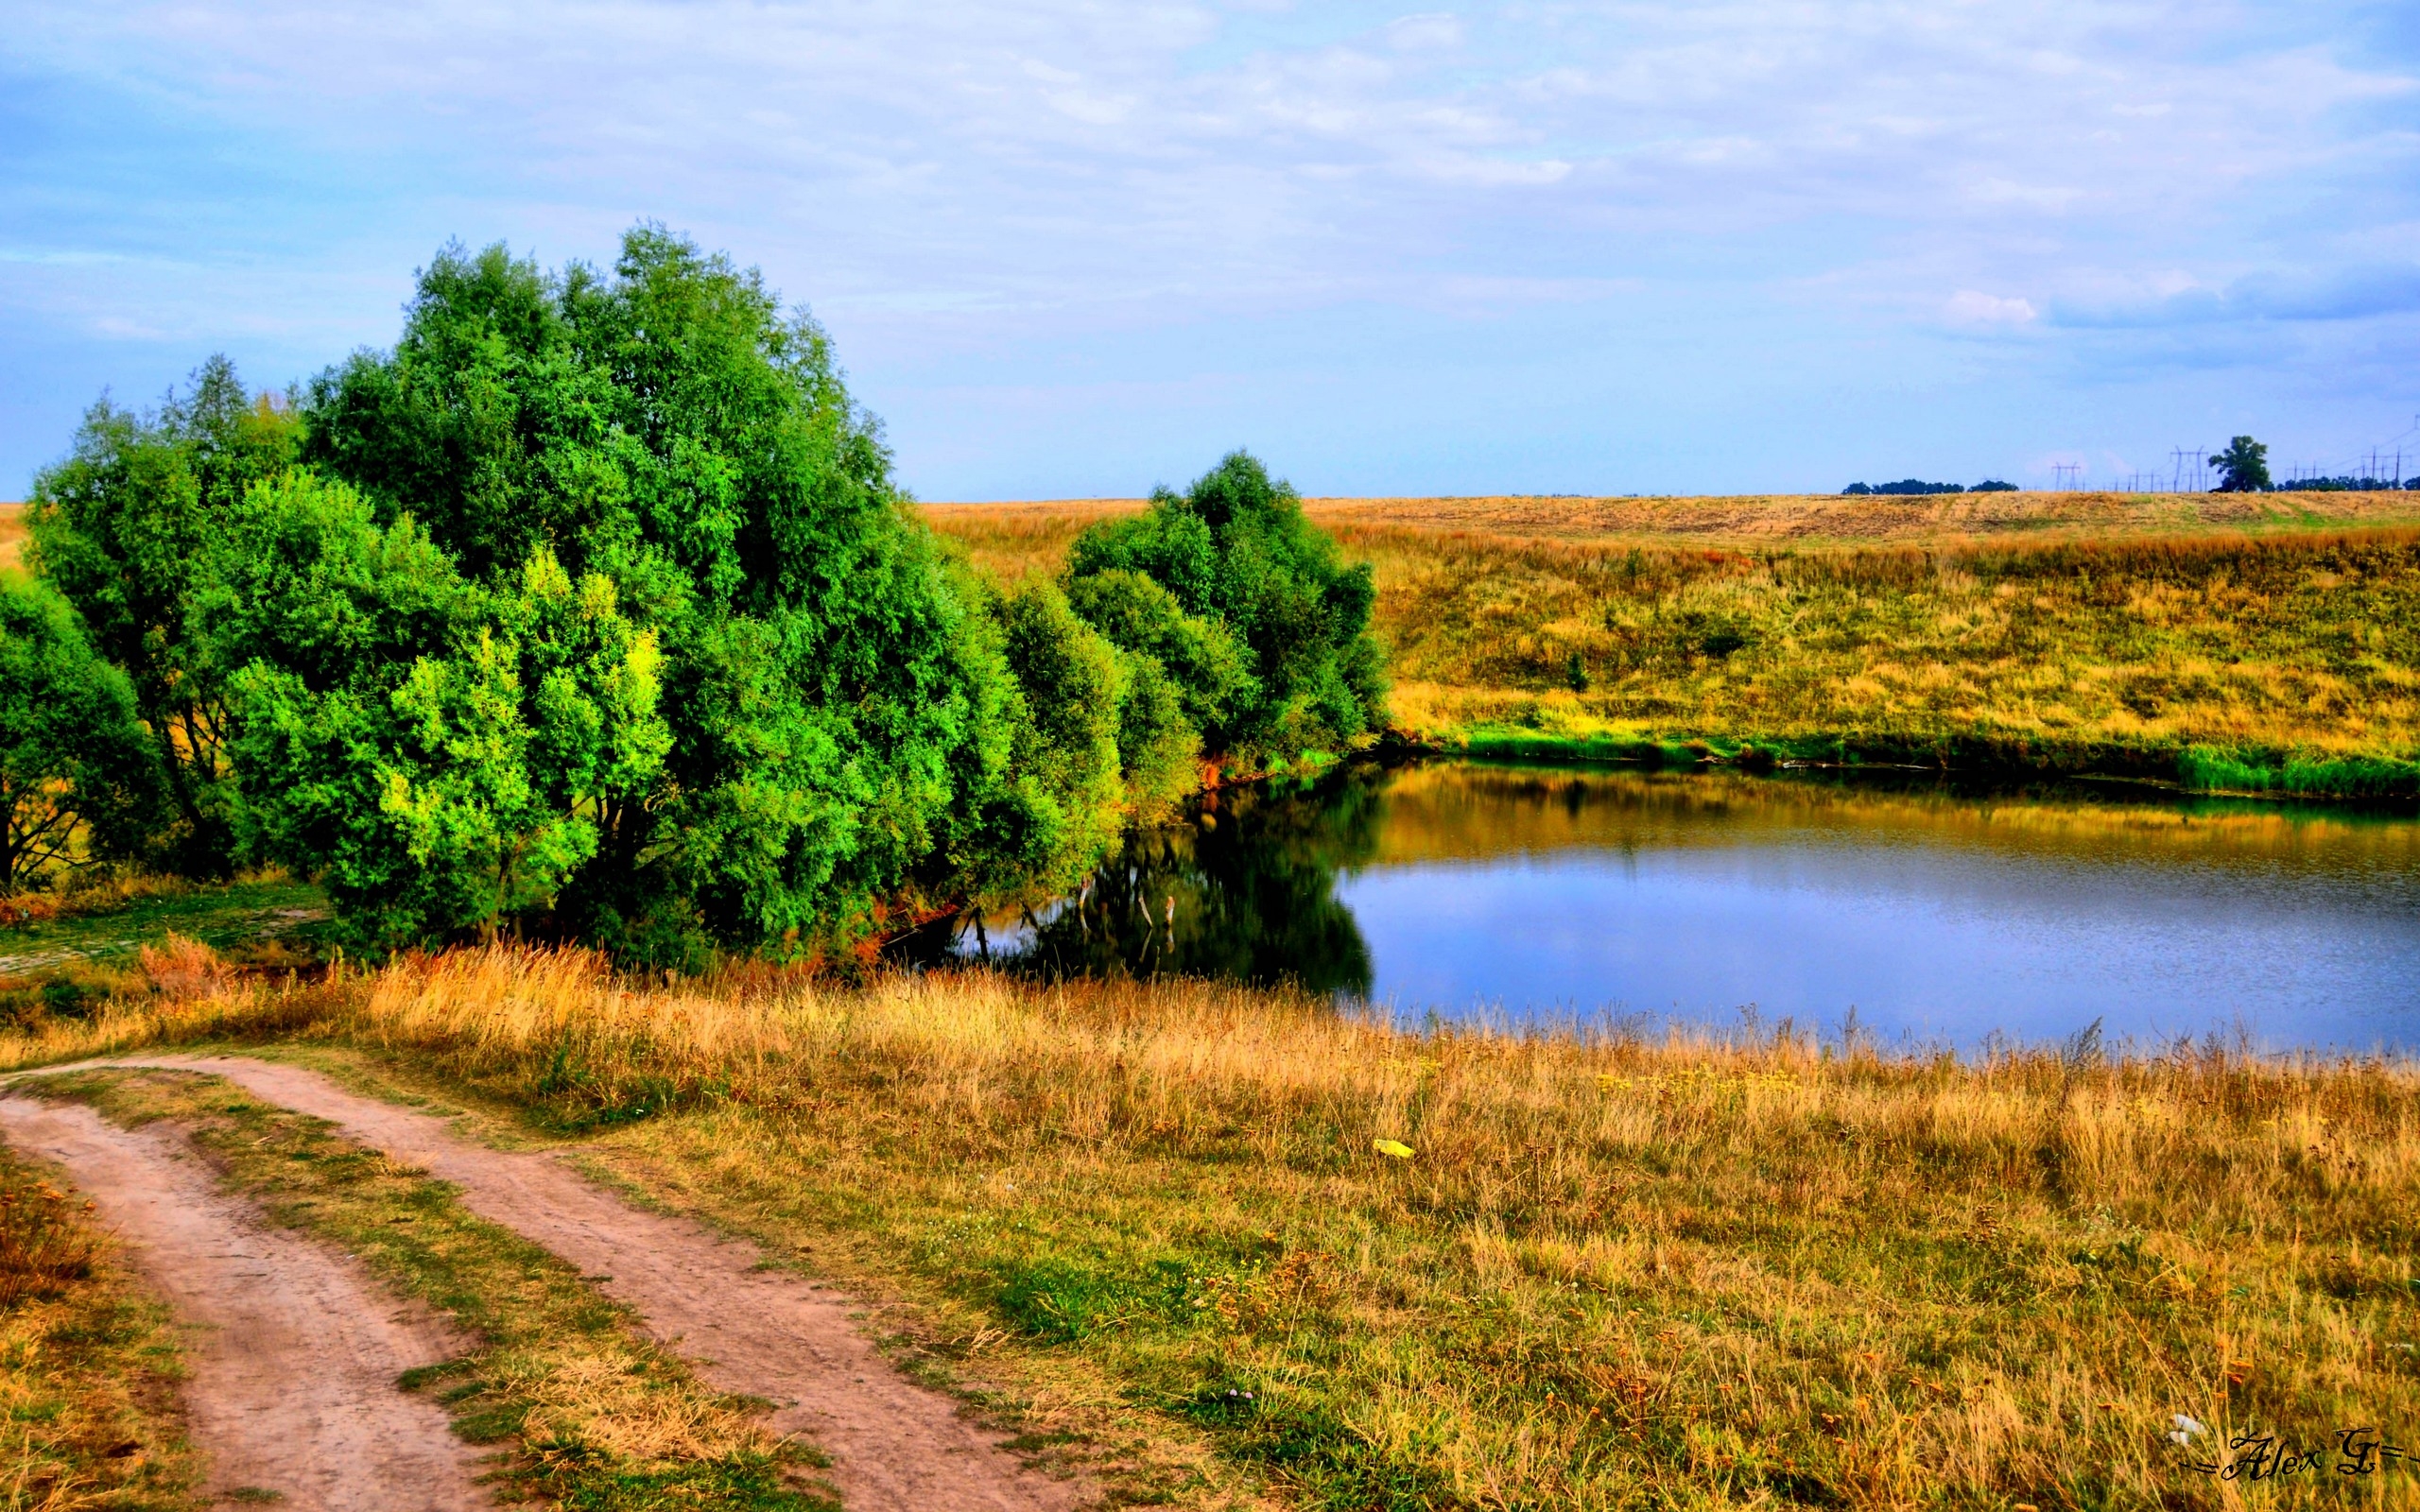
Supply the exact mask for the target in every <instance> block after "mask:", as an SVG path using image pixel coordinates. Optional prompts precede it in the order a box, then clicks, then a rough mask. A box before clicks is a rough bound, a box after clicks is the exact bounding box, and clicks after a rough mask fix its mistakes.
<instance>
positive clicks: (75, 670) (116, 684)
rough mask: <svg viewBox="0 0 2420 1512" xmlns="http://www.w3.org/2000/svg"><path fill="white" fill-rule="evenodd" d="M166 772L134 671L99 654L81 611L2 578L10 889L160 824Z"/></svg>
mask: <svg viewBox="0 0 2420 1512" xmlns="http://www.w3.org/2000/svg"><path fill="white" fill-rule="evenodd" d="M158 804H159V768H158V765H157V759H156V757H155V756H154V754H153V751H152V747H151V745H150V743H149V741H148V740H147V739H146V738H145V735H144V732H143V729H142V727H141V726H140V725H139V724H137V723H136V721H135V713H134V692H133V690H132V689H131V688H130V686H129V685H128V682H127V678H126V674H124V673H123V672H120V671H119V670H118V669H117V668H115V667H113V666H111V665H110V664H109V663H108V662H104V661H102V660H101V659H100V657H98V656H97V655H95V653H94V650H93V647H92V644H91V643H90V642H89V641H88V640H87V639H86V638H85V635H84V631H83V627H81V626H80V625H79V624H78V622H77V619H76V614H75V611H74V610H71V609H69V608H68V606H67V605H66V603H65V602H63V601H62V600H61V598H60V596H59V595H58V594H57V593H53V592H51V591H50V590H49V589H47V588H45V587H43V586H41V585H39V584H31V583H26V582H24V581H21V580H19V579H15V578H8V577H0V894H5V893H11V892H14V891H16V890H17V889H18V888H19V887H21V886H23V885H25V884H26V882H27V881H29V880H31V879H32V878H33V877H34V876H35V875H37V874H39V873H40V872H42V871H43V869H44V868H49V867H52V866H55V865H58V864H61V863H63V862H69V861H72V860H73V859H75V857H76V841H77V838H78V832H79V831H81V832H83V833H84V834H85V835H86V837H87V839H88V841H89V844H90V846H91V849H92V850H93V851H97V852H99V853H102V854H108V853H112V852H121V853H122V852H123V851H125V850H127V849H128V848H129V847H130V846H132V845H134V844H136V843H139V841H140V839H141V837H142V835H143V833H145V831H146V829H147V827H148V826H149V825H150V824H152V823H154V822H156V820H157V817H158Z"/></svg>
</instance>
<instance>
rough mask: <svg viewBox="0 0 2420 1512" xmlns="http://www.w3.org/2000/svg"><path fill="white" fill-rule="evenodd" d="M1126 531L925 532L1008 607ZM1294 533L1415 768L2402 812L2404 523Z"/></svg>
mask: <svg viewBox="0 0 2420 1512" xmlns="http://www.w3.org/2000/svg"><path fill="white" fill-rule="evenodd" d="M1124 507H1128V506H1126V505H1123V504H1120V503H1118V502H1116V501H1093V502H1085V503H1079V504H1071V505H1031V506H936V507H930V508H928V510H927V516H928V518H930V519H931V520H932V521H933V522H934V523H935V524H936V525H937V526H938V527H939V528H941V529H942V531H944V532H945V533H947V534H949V535H951V536H953V537H955V538H957V539H959V541H963V542H964V543H965V544H966V545H967V548H968V549H969V551H970V553H971V554H972V555H973V556H975V557H976V558H977V560H978V561H980V562H981V563H983V564H984V565H985V566H986V567H987V568H989V569H990V570H992V571H994V572H995V573H998V574H1000V575H1002V576H1004V577H1008V578H1011V579H1012V578H1014V577H1015V576H1020V575H1021V574H1024V573H1029V572H1046V571H1055V570H1056V566H1057V563H1058V562H1059V561H1060V560H1061V559H1063V554H1064V551H1065V549H1066V545H1067V543H1068V542H1069V541H1072V540H1073V539H1074V536H1075V535H1076V533H1077V532H1078V531H1079V530H1080V528H1081V527H1082V525H1083V524H1087V523H1089V522H1090V521H1092V520H1094V519H1098V518H1101V517H1104V516H1105V515H1108V514H1113V513H1115V512H1116V511H1117V510H1119V509H1121V508H1124ZM1306 510H1307V512H1308V513H1309V514H1310V515H1311V516H1312V518H1313V519H1315V520H1317V521H1318V522H1319V523H1320V524H1323V525H1325V526H1326V527H1327V528H1329V529H1330V530H1333V531H1334V532H1336V534H1337V535H1338V536H1339V538H1340V540H1341V541H1343V542H1344V544H1345V546H1346V548H1347V549H1348V551H1350V552H1351V553H1353V554H1354V555H1356V556H1358V557H1361V558H1366V559H1368V560H1369V561H1371V562H1372V563H1373V564H1374V567H1375V569H1376V574H1377V583H1378V600H1377V608H1376V615H1375V623H1376V625H1377V627H1378V629H1379V630H1380V632H1381V633H1382V634H1383V635H1384V636H1385V637H1386V639H1387V642H1388V644H1389V648H1390V670H1391V672H1392V676H1393V678H1394V681H1395V689H1394V693H1393V695H1392V714H1393V719H1394V724H1395V733H1396V735H1397V738H1398V739H1400V740H1401V741H1403V742H1404V743H1406V744H1408V745H1409V746H1412V747H1426V748H1434V749H1442V750H1447V751H1461V752H1468V753H1471V754H1478V755H1497V756H1517V757H1523V758H1527V759H1533V760H1536V759H1558V758H1560V759H1622V760H1640V759H1647V760H1659V759H1660V760H1663V761H1667V762H1675V761H1681V760H1690V761H1695V760H1702V759H1715V760H1739V761H1742V762H1744V763H1745V764H1747V765H1756V764H1757V763H1759V762H1762V761H1837V762H1847V763H1857V762H1881V763H1905V764H1910V765H1947V766H1955V767H1962V768H1975V769H2003V770H2013V771H2036V772H2057V773H2083V772H2090V773H2100V774H2107V775H2121V776H2139V777H2152V778H2157V779H2160V780H2163V781H2173V782H2181V783H2183V784H2185V785H2187V786H2190V787H2195V788H2198V789H2204V790H2218V791H2234V792H2278V793H2291V794H2297V795H2301V796H2309V797H2365V798H2405V799H2408V798H2410V797H2411V796H2413V795H2415V794H2420V524H2415V517H2420V495H2396V494H2309V495H2298V494H2267V495H2256V496H2245V495H2179V494H2154V495H2135V496H2121V495H2046V494H1996V495H1964V496H1949V497H1947V498H1945V499H1932V500H1892V501H1887V502H1886V501H1870V500H1847V499H1840V498H1833V497H1824V498H1812V499H1754V500H1720V499H1705V500H1315V501H1311V502H1309V503H1308V504H1307V505H1306Z"/></svg>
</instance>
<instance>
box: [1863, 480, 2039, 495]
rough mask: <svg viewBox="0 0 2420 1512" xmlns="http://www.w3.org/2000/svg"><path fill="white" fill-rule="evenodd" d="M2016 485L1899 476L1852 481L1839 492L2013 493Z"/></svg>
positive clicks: (1995, 481)
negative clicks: (1887, 480) (1892, 479)
mask: <svg viewBox="0 0 2420 1512" xmlns="http://www.w3.org/2000/svg"><path fill="white" fill-rule="evenodd" d="M2015 491H2016V485H2015V484H2014V483H2002V482H2001V481H2000V480H1999V479H1997V478H1985V479H1984V480H1983V481H1982V482H1980V483H1978V484H1976V485H1975V486H1974V487H1973V488H1971V489H1970V488H1968V487H1967V486H1966V485H1965V484H1963V483H1927V482H1925V481H1924V480H1923V479H1922V478H1901V479H1900V480H1899V481H1898V482H1896V483H1852V484H1850V485H1849V486H1848V487H1847V488H1845V489H1842V490H1841V493H1842V494H1844V495H1851V494H1868V493H2014V492H2015Z"/></svg>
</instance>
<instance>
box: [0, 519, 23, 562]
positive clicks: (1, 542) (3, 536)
mask: <svg viewBox="0 0 2420 1512" xmlns="http://www.w3.org/2000/svg"><path fill="white" fill-rule="evenodd" d="M25 554H26V507H25V506H24V505H22V504H0V570H5V569H8V568H11V567H14V566H16V565H17V564H18V563H19V562H20V561H22V560H23V559H24V558H25Z"/></svg>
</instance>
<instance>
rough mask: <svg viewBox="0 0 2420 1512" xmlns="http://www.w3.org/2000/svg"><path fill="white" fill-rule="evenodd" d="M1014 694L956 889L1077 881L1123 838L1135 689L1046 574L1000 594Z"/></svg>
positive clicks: (979, 787)
mask: <svg viewBox="0 0 2420 1512" xmlns="http://www.w3.org/2000/svg"><path fill="white" fill-rule="evenodd" d="M992 618H993V620H994V624H995V625H996V631H995V632H994V633H995V634H996V636H997V654H998V656H999V658H1000V662H1001V665H1002V666H1003V667H1004V669H1005V670H1006V673H1007V676H1008V679H1009V683H1008V686H1009V689H1010V692H1009V695H1008V696H1007V697H1006V698H1005V699H1004V700H1003V704H1002V707H1001V708H1000V710H999V711H998V713H997V714H996V715H995V716H994V717H995V718H996V720H997V721H998V723H999V726H1000V728H1002V729H1003V730H1005V731H1006V732H1007V734H1008V738H1009V748H1008V752H1007V758H1008V759H1007V760H1006V762H1005V763H1003V764H1000V765H997V766H995V767H994V768H993V769H992V770H990V771H988V772H986V773H985V774H984V775H983V777H982V778H981V779H979V780H978V782H976V783H972V784H970V787H971V792H970V795H969V796H970V798H971V799H973V800H974V801H973V803H972V805H971V813H970V816H971V817H972V818H973V819H974V820H975V822H973V823H971V824H966V825H964V827H963V828H964V834H965V838H964V839H963V841H962V842H961V844H960V846H959V851H958V855H957V863H958V875H957V878H956V887H955V888H954V889H953V890H957V891H963V892H966V893H970V894H974V895H977V896H981V897H990V898H1006V897H1011V896H1016V895H1021V894H1023V895H1029V894H1032V893H1036V892H1055V891H1060V890H1063V889H1064V888H1067V887H1070V886H1073V885H1075V883H1076V882H1077V881H1078V880H1079V879H1080V877H1081V876H1082V875H1083V874H1084V873H1085V872H1087V871H1089V870H1091V869H1092V868H1094V867H1096V866H1098V864H1099V863H1100V861H1101V859H1102V858H1103V857H1104V856H1106V855H1107V854H1108V853H1109V851H1110V850H1111V848H1112V847H1113V846H1115V844H1116V841H1117V833H1118V827H1119V821H1120V819H1121V818H1122V816H1123V814H1124V809H1123V805H1122V801H1121V799H1122V797H1123V795H1122V792H1121V789H1120V782H1119V777H1120V763H1119V753H1118V733H1119V729H1120V719H1121V713H1122V710H1123V706H1124V701H1125V698H1126V695H1127V692H1128V685H1127V675H1126V669H1125V668H1124V666H1122V665H1121V664H1120V658H1119V656H1118V653H1117V651H1116V650H1115V647H1113V646H1112V645H1111V644H1109V643H1108V642H1107V641H1106V640H1104V639H1102V638H1101V636H1100V635H1099V634H1098V632H1096V631H1095V630H1094V629H1093V628H1092V627H1090V626H1087V625H1086V624H1085V623H1084V622H1083V621H1082V620H1080V619H1078V618H1077V617H1076V615H1075V613H1074V611H1073V610H1070V609H1069V608H1068V607H1067V600H1066V597H1065V596H1064V595H1063V593H1060V591H1059V590H1058V588H1057V587H1055V586H1054V585H1052V584H1050V583H1047V582H1040V581H1037V582H1031V583H1028V584H1026V585H1025V586H1024V587H1023V588H1021V589H1019V590H1018V591H1017V592H1016V593H1013V594H1011V595H1009V596H1008V597H1006V598H1003V599H1000V600H998V601H997V602H996V603H995V604H994V611H993V615H992Z"/></svg>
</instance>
